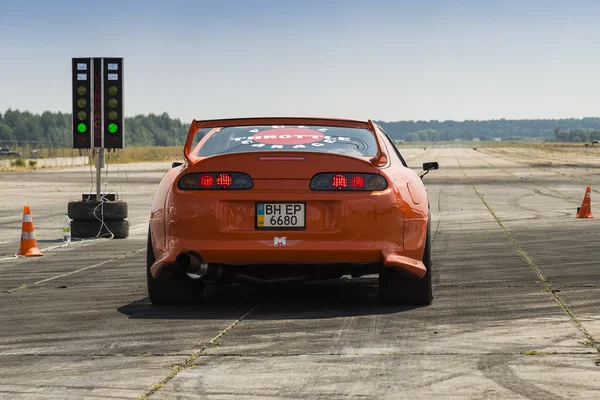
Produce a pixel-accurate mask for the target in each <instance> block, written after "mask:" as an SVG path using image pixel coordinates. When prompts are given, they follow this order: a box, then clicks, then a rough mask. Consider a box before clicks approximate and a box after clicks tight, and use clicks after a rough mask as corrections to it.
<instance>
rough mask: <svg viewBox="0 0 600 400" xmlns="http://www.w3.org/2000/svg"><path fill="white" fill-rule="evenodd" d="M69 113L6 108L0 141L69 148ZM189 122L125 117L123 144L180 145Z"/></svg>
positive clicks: (0, 119) (164, 116) (166, 117)
mask: <svg viewBox="0 0 600 400" xmlns="http://www.w3.org/2000/svg"><path fill="white" fill-rule="evenodd" d="M72 129H73V128H72V125H71V114H67V113H61V112H50V111H45V112H43V113H42V114H32V113H30V112H28V111H19V110H11V109H8V110H7V111H6V112H4V113H2V112H0V144H3V145H4V146H9V144H13V145H14V146H15V147H16V146H20V145H23V144H24V143H27V142H29V143H44V144H48V145H54V146H57V147H60V146H64V147H70V146H71V143H72ZM188 129H189V123H187V124H184V123H182V122H181V121H180V120H179V119H176V118H171V117H169V114H167V113H163V114H160V115H156V114H149V115H136V116H134V117H128V118H125V145H126V146H181V145H183V143H184V142H185V138H186V136H187V132H188Z"/></svg>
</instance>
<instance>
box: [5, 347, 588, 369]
mask: <svg viewBox="0 0 600 400" xmlns="http://www.w3.org/2000/svg"><path fill="white" fill-rule="evenodd" d="M213 344H214V343H213ZM206 350H207V348H206V349H204V351H206ZM589 354H596V351H592V348H590V351H583V352H582V351H537V350H529V351H520V352H516V351H515V352H489V351H482V352H473V351H471V352H452V351H448V352H428V351H382V352H380V353H360V352H345V353H342V352H339V353H335V352H328V353H258V354H257V353H243V352H238V353H225V352H223V353H214V354H212V353H211V354H205V353H204V352H202V353H200V354H198V356H197V357H196V359H198V358H210V357H231V358H236V357H239V358H241V357H247V358H262V357H265V358H276V357H282V358H283V357H357V356H360V357H388V356H432V357H438V356H439V357H444V356H448V357H450V356H452V357H455V356H464V357H469V356H536V357H544V356H587V355H589ZM185 356H188V354H184V353H172V354H168V353H141V354H136V353H134V354H127V353H122V354H121V353H120V354H95V353H92V354H60V353H48V354H40V353H19V354H0V357H69V358H125V357H130V358H152V357H156V358H161V357H169V358H171V357H185ZM184 364H185V362H184Z"/></svg>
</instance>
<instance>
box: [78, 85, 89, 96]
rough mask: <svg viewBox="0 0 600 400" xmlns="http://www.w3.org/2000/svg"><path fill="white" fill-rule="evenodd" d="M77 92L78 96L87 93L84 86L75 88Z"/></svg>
mask: <svg viewBox="0 0 600 400" xmlns="http://www.w3.org/2000/svg"><path fill="white" fill-rule="evenodd" d="M77 93H79V95H80V96H83V95H84V94H86V93H87V89H86V88H85V86H79V87H78V88H77Z"/></svg>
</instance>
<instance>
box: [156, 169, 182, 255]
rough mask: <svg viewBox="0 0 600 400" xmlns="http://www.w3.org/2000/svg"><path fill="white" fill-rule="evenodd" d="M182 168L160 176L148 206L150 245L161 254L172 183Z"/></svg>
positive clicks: (165, 232) (163, 246)
mask: <svg viewBox="0 0 600 400" xmlns="http://www.w3.org/2000/svg"><path fill="white" fill-rule="evenodd" d="M183 170H184V168H183V166H181V167H176V168H173V169H171V170H169V171H167V173H166V174H165V175H164V176H163V177H162V179H161V181H160V183H159V185H158V187H157V188H156V192H155V193H154V197H153V198H152V206H151V208H150V230H151V232H152V245H153V247H154V252H155V254H161V253H163V252H164V251H165V250H166V247H167V246H166V234H167V224H168V221H169V218H170V217H169V215H170V212H169V209H168V207H169V204H170V202H171V196H172V195H173V185H174V183H175V180H176V179H177V177H178V176H179V174H180V173H181V172H182V171H183Z"/></svg>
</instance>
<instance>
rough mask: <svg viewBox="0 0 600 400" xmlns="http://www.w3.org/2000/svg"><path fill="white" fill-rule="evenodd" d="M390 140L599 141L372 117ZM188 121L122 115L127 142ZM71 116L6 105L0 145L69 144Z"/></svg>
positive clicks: (145, 140) (559, 132)
mask: <svg viewBox="0 0 600 400" xmlns="http://www.w3.org/2000/svg"><path fill="white" fill-rule="evenodd" d="M377 123H378V124H380V125H381V126H382V127H383V129H384V130H385V131H386V132H387V133H388V135H389V136H390V137H391V138H392V139H393V140H405V141H407V142H417V141H433V142H437V141H453V140H456V139H460V140H472V139H474V138H478V139H480V140H493V139H494V138H501V139H503V140H507V139H508V140H518V139H523V138H544V139H545V140H553V141H561V142H587V141H590V140H600V118H581V119H575V118H569V119H554V120H553V119H527V120H506V119H499V120H489V121H475V120H466V121H462V122H461V121H435V120H432V121H397V122H385V121H377ZM188 129H189V122H185V123H184V122H182V121H181V120H179V119H177V118H171V117H170V116H169V114H167V113H166V112H165V113H162V114H160V115H156V114H148V115H136V116H133V117H128V118H125V144H126V146H181V145H183V143H184V142H185V138H186V136H187V131H188ZM71 131H72V127H71V114H68V113H61V112H50V111H45V112H43V113H42V114H33V113H31V112H28V111H19V110H12V109H8V110H6V111H5V112H4V113H2V112H0V144H4V145H5V146H6V144H7V143H14V144H15V146H17V145H20V144H22V143H25V142H30V143H45V144H52V145H55V146H65V147H70V146H71V135H72V133H71Z"/></svg>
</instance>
